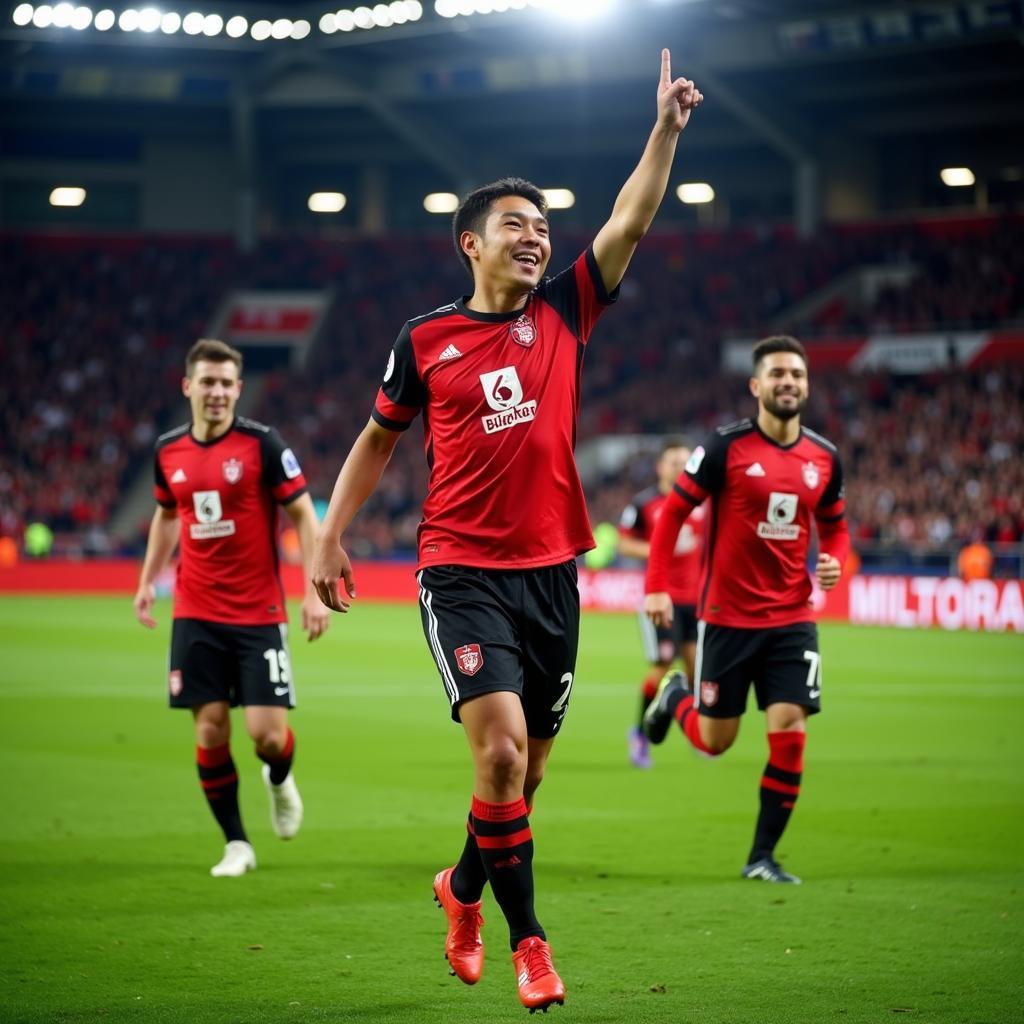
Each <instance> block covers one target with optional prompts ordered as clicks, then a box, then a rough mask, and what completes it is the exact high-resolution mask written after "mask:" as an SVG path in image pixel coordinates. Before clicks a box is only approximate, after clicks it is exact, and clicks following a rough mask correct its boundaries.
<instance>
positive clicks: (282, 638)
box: [167, 619, 295, 708]
mask: <svg viewBox="0 0 1024 1024" xmlns="http://www.w3.org/2000/svg"><path fill="white" fill-rule="evenodd" d="M167 689H168V696H169V699H170V705H171V707H172V708H191V707H195V706H196V705H198V704H210V703H212V702H214V701H221V700H226V701H227V702H228V703H229V704H230V705H231V706H232V707H234V706H236V705H238V704H243V705H250V704H253V705H255V704H258V705H264V706H270V707H281V708H293V707H295V688H294V685H293V683H292V667H291V659H290V658H289V656H288V625H287V623H283V622H282V623H281V624H280V625H271V626H229V625H226V624H225V623H221V622H207V621H206V620H205V619H175V620H174V625H173V627H172V629H171V657H170V664H169V666H168V676H167Z"/></svg>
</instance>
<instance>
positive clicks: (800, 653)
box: [695, 622, 821, 718]
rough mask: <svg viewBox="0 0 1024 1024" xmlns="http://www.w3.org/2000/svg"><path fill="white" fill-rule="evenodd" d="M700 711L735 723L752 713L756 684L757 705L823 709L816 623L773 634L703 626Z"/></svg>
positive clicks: (811, 710)
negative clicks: (750, 698) (749, 698)
mask: <svg viewBox="0 0 1024 1024" xmlns="http://www.w3.org/2000/svg"><path fill="white" fill-rule="evenodd" d="M695 675H696V676H697V679H698V680H699V681H700V686H699V687H698V688H697V690H696V694H697V697H696V699H697V702H698V708H699V710H700V713H701V714H702V715H708V716H709V717H711V718H735V717H737V716H738V715H742V714H743V712H744V711H746V709H747V692H748V690H749V689H750V684H751V683H753V684H754V693H755V694H756V695H757V706H758V707H759V708H760V709H761V710H762V711H764V709H765V708H766V707H768V705H769V704H799V705H800V706H801V707H804V708H806V709H807V710H808V712H809V713H810V714H812V715H814V714H817V713H818V712H819V711H820V710H821V657H820V656H819V654H818V630H817V627H816V626H815V625H814V623H813V622H797V623H795V624H794V625H791V626H776V627H774V628H772V629H733V628H732V627H730V626H716V625H713V624H711V623H707V622H701V623H700V624H699V626H698V630H697V664H696V667H695Z"/></svg>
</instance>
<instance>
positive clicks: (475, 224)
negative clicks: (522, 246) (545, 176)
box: [452, 178, 548, 277]
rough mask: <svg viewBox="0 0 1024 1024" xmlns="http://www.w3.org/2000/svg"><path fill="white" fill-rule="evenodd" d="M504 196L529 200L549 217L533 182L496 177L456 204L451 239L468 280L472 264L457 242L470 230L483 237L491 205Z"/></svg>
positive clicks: (545, 204) (544, 201)
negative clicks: (466, 271) (496, 178)
mask: <svg viewBox="0 0 1024 1024" xmlns="http://www.w3.org/2000/svg"><path fill="white" fill-rule="evenodd" d="M504 196H522V197H523V199H528V200H529V201H530V202H531V203H533V205H534V206H536V207H537V209H538V210H540V212H541V215H542V216H544V217H547V215H548V201H547V200H546V199H545V198H544V193H543V192H542V191H541V190H540V189H539V188H537V186H536V185H534V184H533V182H532V181H527V180H526V179H525V178H499V179H498V180H497V181H492V182H491V183H490V185H483V186H481V187H480V188H477V189H474V190H473V191H472V192H470V193H469V195H467V196H466V197H465V198H464V199H463V200H462V202H461V203H459V208H458V209H457V210H456V211H455V216H454V217H453V218H452V240H453V241H454V242H455V252H456V253H457V254H458V257H459V259H460V260H462V265H463V266H464V267H465V268H466V270H468V271H469V274H470V276H471V277H472V275H473V265H472V264H471V263H470V262H469V257H468V256H467V255H466V254H465V253H464V252H463V251H462V246H461V245H460V244H459V239H460V238H461V237H462V233H463V231H473V232H475V233H476V234H478V235H482V234H483V229H484V222H485V221H486V220H487V215H488V214H489V213H490V212H491V206H492V205H493V203H494V202H495V201H496V200H498V199H501V198H503V197H504Z"/></svg>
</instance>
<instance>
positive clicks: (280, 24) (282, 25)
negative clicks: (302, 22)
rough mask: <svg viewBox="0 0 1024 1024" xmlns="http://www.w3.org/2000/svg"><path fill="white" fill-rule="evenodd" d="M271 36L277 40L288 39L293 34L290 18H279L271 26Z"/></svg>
mask: <svg viewBox="0 0 1024 1024" xmlns="http://www.w3.org/2000/svg"><path fill="white" fill-rule="evenodd" d="M270 34H271V35H272V36H273V37H274V38H275V39H287V38H288V37H289V36H290V35H291V34H292V23H291V19H290V18H278V19H277V21H275V22H274V24H273V25H271V26H270Z"/></svg>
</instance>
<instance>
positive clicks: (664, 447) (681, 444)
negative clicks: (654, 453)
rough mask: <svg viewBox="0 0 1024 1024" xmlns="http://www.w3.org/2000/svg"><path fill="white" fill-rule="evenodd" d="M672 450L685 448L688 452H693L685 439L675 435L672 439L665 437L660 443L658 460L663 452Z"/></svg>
mask: <svg viewBox="0 0 1024 1024" xmlns="http://www.w3.org/2000/svg"><path fill="white" fill-rule="evenodd" d="M673 448H686V449H687V450H688V451H693V445H692V444H690V442H689V441H687V440H686V438H685V437H682V436H680V435H678V434H676V435H674V436H672V437H666V438H665V440H664V441H662V442H661V450H660V452H659V458H660V457H661V456H662V455H664V454H665V452H668V451H671V450H672V449H673Z"/></svg>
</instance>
